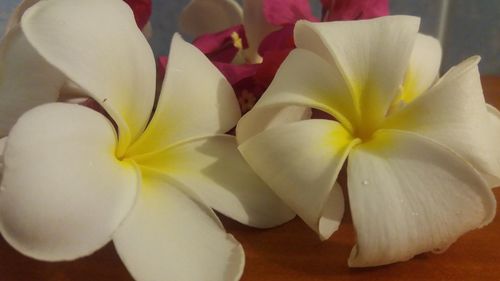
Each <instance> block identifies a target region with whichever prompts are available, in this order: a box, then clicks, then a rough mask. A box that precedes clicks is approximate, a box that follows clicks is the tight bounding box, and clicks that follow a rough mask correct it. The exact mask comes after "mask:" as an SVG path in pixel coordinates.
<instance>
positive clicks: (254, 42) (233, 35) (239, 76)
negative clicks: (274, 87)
mask: <svg viewBox="0 0 500 281" xmlns="http://www.w3.org/2000/svg"><path fill="white" fill-rule="evenodd" d="M321 4H322V6H323V9H322V11H323V13H322V18H321V19H318V18H317V17H315V16H314V15H313V13H312V10H311V6H310V4H309V1H308V0H283V1H274V0H246V1H243V7H239V5H238V4H237V3H236V2H235V1H233V0H220V1H211V2H210V5H207V3H206V1H200V0H192V1H191V2H190V3H189V5H188V6H186V8H185V9H184V11H183V13H182V15H181V28H182V29H183V30H184V31H185V32H186V33H189V34H191V35H195V36H197V37H196V39H195V40H194V42H193V44H194V45H195V46H196V47H198V48H199V49H200V50H201V51H202V52H203V53H204V54H205V55H206V56H207V57H208V58H209V59H210V60H211V61H212V62H213V63H214V64H215V65H216V66H217V67H218V68H219V70H220V71H221V72H222V73H223V74H224V75H225V76H226V78H227V79H228V80H229V82H230V83H231V85H232V86H233V88H234V89H235V92H236V95H237V96H238V100H239V102H240V106H241V109H242V111H243V112H247V111H248V110H249V109H251V108H252V107H253V105H254V104H255V103H256V102H257V100H258V99H259V98H260V96H261V95H262V93H263V92H264V91H265V90H266V89H267V87H268V86H269V84H270V82H271V81H272V80H273V78H274V75H275V73H276V70H277V69H278V68H279V66H280V65H281V63H282V62H283V60H284V59H285V58H286V57H287V55H288V53H289V52H290V51H291V50H293V49H295V42H294V40H293V28H294V26H295V23H296V22H297V21H298V20H308V21H311V22H319V21H332V20H357V19H369V18H374V17H380V16H385V15H387V14H388V13H389V9H388V1H387V0H337V1H335V0H321ZM216 11H224V13H225V14H224V15H220V17H213V16H212V15H217V12H216ZM238 19H239V21H238ZM201 23H203V24H201ZM235 23H236V25H235ZM224 24H232V25H231V26H227V25H226V28H225V29H221V26H224ZM207 32H208V33H207ZM159 65H160V70H161V69H164V67H165V64H164V63H163V64H162V63H161V61H160V63H159ZM161 71H162V70H161ZM162 72H163V71H162Z"/></svg>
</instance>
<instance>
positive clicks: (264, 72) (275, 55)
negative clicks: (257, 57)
mask: <svg viewBox="0 0 500 281" xmlns="http://www.w3.org/2000/svg"><path fill="white" fill-rule="evenodd" d="M294 48H295V46H293V47H291V48H283V49H280V50H274V51H269V52H266V54H265V55H264V56H263V57H262V63H261V64H260V65H259V68H258V69H257V73H256V74H255V81H256V83H257V84H258V85H260V86H261V87H262V88H263V89H264V90H266V89H267V87H269V85H270V84H271V82H272V81H273V79H274V76H275V75H276V72H278V69H279V67H280V66H281V64H282V63H283V61H284V60H285V59H286V57H287V56H288V54H289V53H290V52H291V51H292V50H293V49H294Z"/></svg>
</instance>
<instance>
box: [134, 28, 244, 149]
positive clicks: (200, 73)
mask: <svg viewBox="0 0 500 281" xmlns="http://www.w3.org/2000/svg"><path fill="white" fill-rule="evenodd" d="M170 50H171V51H170V56H169V61H168V66H167V73H166V75H165V81H164V83H163V88H162V91H161V95H160V100H159V101H158V106H157V108H156V112H155V114H154V116H153V119H152V120H151V122H150V123H149V125H148V127H147V129H146V131H145V132H144V134H143V135H142V136H141V138H140V139H139V140H138V141H137V142H136V143H135V144H134V146H133V147H131V148H130V149H129V151H128V152H127V153H128V154H129V155H134V154H139V153H147V152H152V151H158V150H161V149H164V148H166V147H167V146H169V145H171V144H174V143H176V142H179V141H183V140H186V139H189V138H194V137H200V136H207V135H214V134H217V133H225V132H227V131H229V130H230V129H231V128H233V127H234V126H235V125H236V123H237V122H238V119H239V118H240V116H241V113H240V108H239V105H238V100H237V99H236V95H235V94H234V91H233V88H232V87H231V85H230V84H229V83H228V82H227V80H226V79H225V78H224V76H223V75H222V74H221V73H220V72H219V71H218V70H217V68H216V67H215V66H214V65H213V64H212V63H211V62H210V61H209V60H208V58H207V57H205V56H204V55H203V54H202V53H201V52H200V51H199V50H198V49H197V48H195V47H194V46H193V45H191V44H189V43H187V42H185V41H184V40H182V38H181V37H180V36H179V35H175V36H174V38H173V41H172V46H171V49H170Z"/></svg>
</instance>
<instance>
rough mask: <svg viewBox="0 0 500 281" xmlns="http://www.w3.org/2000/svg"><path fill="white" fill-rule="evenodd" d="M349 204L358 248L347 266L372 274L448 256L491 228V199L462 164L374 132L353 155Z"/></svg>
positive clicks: (439, 150) (433, 148) (422, 141)
mask: <svg viewBox="0 0 500 281" xmlns="http://www.w3.org/2000/svg"><path fill="white" fill-rule="evenodd" d="M348 185H349V200H350V203H351V213H352V218H353V223H354V226H355V228H356V233H357V245H356V246H355V248H354V249H353V251H352V252H351V256H350V258H349V265H350V266H354V267H361V266H377V265H382V264H388V263H392V262H398V261H405V260H408V259H410V258H412V257H413V256H414V255H416V254H419V253H422V252H427V251H432V250H434V251H439V250H443V249H446V248H447V247H448V246H449V245H450V244H451V243H453V242H454V241H455V240H456V239H457V238H458V237H459V236H460V235H462V234H463V233H465V232H467V231H469V230H472V229H475V228H478V227H481V226H483V225H485V224H487V223H489V222H490V221H491V220H492V219H493V217H494V215H495V210H496V206H495V204H496V203H495V198H494V196H493V193H492V192H491V190H490V189H489V188H488V186H487V184H486V182H485V181H484V180H483V178H482V177H481V175H480V174H479V173H478V172H477V171H476V170H475V169H474V168H473V167H472V166H471V165H470V164H468V163H467V162H466V161H465V160H463V159H462V158H461V157H460V156H458V155H457V154H455V153H454V152H453V151H451V150H449V149H447V148H446V147H443V146H441V145H439V144H438V143H435V142H433V141H431V140H430V139H427V138H425V137H423V136H419V135H416V134H413V133H408V132H402V131H393V130H386V131H383V130H382V131H379V132H377V133H376V134H375V136H374V138H373V140H372V141H370V142H367V143H364V144H362V145H359V146H357V147H356V148H354V149H353V150H352V152H351V154H350V155H349V164H348Z"/></svg>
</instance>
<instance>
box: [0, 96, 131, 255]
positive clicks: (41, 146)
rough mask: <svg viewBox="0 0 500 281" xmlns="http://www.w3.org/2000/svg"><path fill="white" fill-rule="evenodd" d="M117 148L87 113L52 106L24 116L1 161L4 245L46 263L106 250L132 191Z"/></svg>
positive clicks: (103, 123)
mask: <svg viewBox="0 0 500 281" xmlns="http://www.w3.org/2000/svg"><path fill="white" fill-rule="evenodd" d="M115 147H116V135H115V133H114V128H113V126H112V124H111V123H110V122H109V121H108V120H107V119H106V118H105V117H104V116H102V115H100V114H99V113H96V112H95V111H93V110H90V109H88V108H86V107H83V106H79V105H72V104H62V103H61V104H59V103H53V104H46V105H42V106H39V107H36V108H35V109H32V110H30V111H28V112H27V113H25V114H24V115H23V116H22V117H21V118H20V119H19V121H18V122H17V123H16V125H15V126H14V127H13V129H12V131H11V133H10V134H9V138H8V140H7V145H6V149H5V154H4V165H5V168H4V178H3V182H2V190H1V192H0V229H1V232H2V235H3V237H4V238H5V239H6V240H7V241H8V242H9V244H11V245H12V246H13V247H14V248H16V249H17V250H18V251H20V252H21V253H23V254H25V255H28V256H30V257H33V258H36V259H40V260H47V261H60V260H71V259H75V258H79V257H82V256H86V255H90V254H91V253H93V252H94V251H96V250H97V249H99V248H100V247H102V246H104V245H105V244H106V243H107V242H108V241H109V240H110V239H111V236H112V234H113V232H114V231H115V230H116V228H117V227H118V225H119V224H120V223H121V222H122V221H123V219H124V218H125V216H126V215H127V214H128V212H129V211H130V209H131V208H132V206H133V203H134V200H135V195H136V190H137V184H138V179H137V173H136V170H135V168H134V167H133V166H132V165H130V164H127V163H124V162H120V161H118V160H117V159H116V157H115V154H114V153H115V149H116V148H115Z"/></svg>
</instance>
